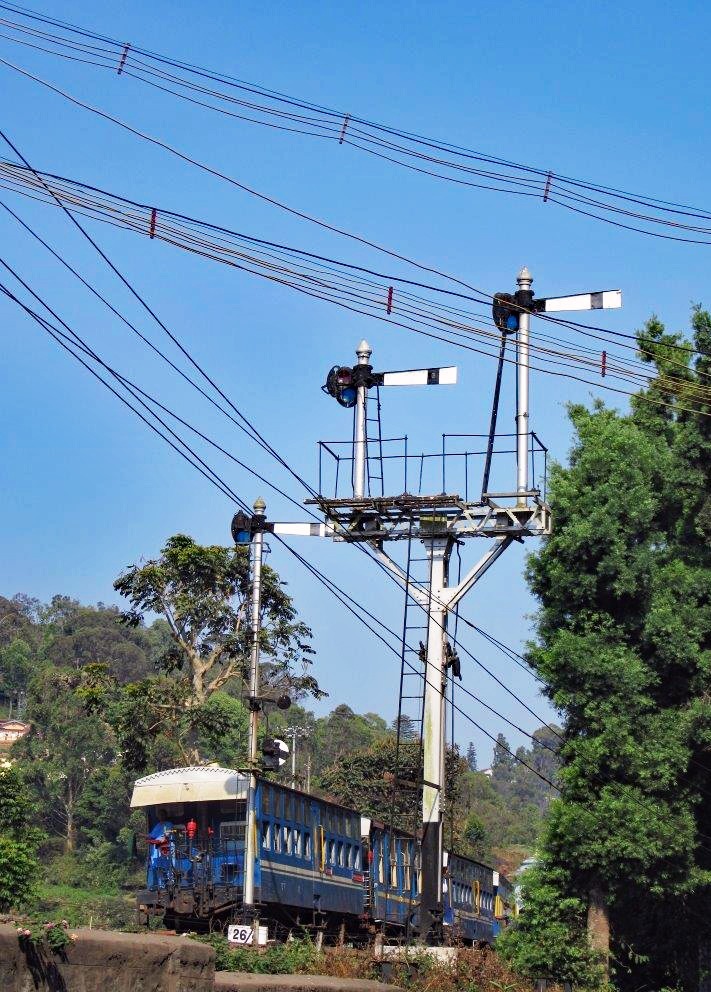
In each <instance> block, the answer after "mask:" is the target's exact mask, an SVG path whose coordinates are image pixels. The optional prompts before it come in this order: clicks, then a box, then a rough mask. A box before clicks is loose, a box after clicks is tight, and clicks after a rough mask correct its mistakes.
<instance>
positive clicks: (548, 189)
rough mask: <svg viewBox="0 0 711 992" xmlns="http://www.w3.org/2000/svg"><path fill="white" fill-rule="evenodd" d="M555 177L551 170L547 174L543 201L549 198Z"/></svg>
mask: <svg viewBox="0 0 711 992" xmlns="http://www.w3.org/2000/svg"><path fill="white" fill-rule="evenodd" d="M552 178H553V173H552V172H549V173H548V175H547V176H546V188H545V189H544V190H543V202H544V203H546V202H547V200H548V194H549V193H550V191H551V180H552Z"/></svg>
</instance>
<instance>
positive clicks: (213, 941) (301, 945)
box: [194, 933, 319, 975]
mask: <svg viewBox="0 0 711 992" xmlns="http://www.w3.org/2000/svg"><path fill="white" fill-rule="evenodd" d="M194 939H195V940H199V941H200V942H201V943H203V944H209V945H210V947H213V948H214V949H215V968H216V969H217V971H245V972H251V973H253V974H261V975H303V974H309V973H310V972H311V971H312V969H313V968H314V966H315V965H316V962H317V960H318V957H319V955H318V951H317V950H316V948H315V946H314V944H313V942H312V941H311V940H310V939H309V938H308V937H298V938H296V939H295V940H291V941H289V942H288V943H286V944H275V945H274V946H273V947H268V948H267V949H266V951H264V952H263V953H255V951H253V950H252V949H251V948H248V947H234V948H233V947H230V945H229V944H228V943H227V940H226V939H225V938H224V937H223V936H221V935H220V934H215V933H212V934H209V936H206V937H203V936H195V938H194Z"/></svg>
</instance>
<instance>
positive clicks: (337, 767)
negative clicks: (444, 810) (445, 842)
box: [319, 735, 467, 834]
mask: <svg viewBox="0 0 711 992" xmlns="http://www.w3.org/2000/svg"><path fill="white" fill-rule="evenodd" d="M466 767H467V766H466V762H465V761H464V759H463V758H461V757H460V756H459V754H458V752H457V751H456V749H455V750H452V749H451V748H450V749H448V750H447V756H446V762H445V778H446V790H447V796H448V800H449V801H448V809H449V810H450V819H449V821H448V827H449V833H450V834H451V832H452V830H453V827H454V824H453V823H452V821H451V815H452V811H454V810H456V809H457V806H458V802H459V798H460V783H461V778H462V775H463V773H464V771H465V770H466ZM396 771H397V777H396V774H395V773H396ZM422 775H423V771H422V754H421V747H420V742H419V740H416V741H410V742H407V743H403V742H401V743H400V750H399V754H398V750H397V742H396V739H395V737H393V736H392V735H388V736H386V737H382V738H380V739H378V740H376V741H375V743H374V744H371V745H370V746H368V747H365V748H358V749H355V748H353V749H352V750H351V751H350V752H348V753H346V754H344V755H343V756H342V757H340V758H338V759H337V760H336V761H335V762H334V763H333V764H332V765H331V766H330V768H327V769H326V770H325V771H324V773H323V775H322V776H321V779H320V783H319V784H320V786H321V788H322V790H323V791H324V793H325V794H326V795H327V796H329V797H332V798H333V799H335V800H336V802H341V803H344V804H347V805H349V806H352V807H354V808H355V809H358V810H361V811H362V812H363V813H364V814H365V815H366V816H372V817H374V818H376V819H379V820H384V821H385V822H386V823H389V822H390V821H391V820H392V822H393V824H394V825H395V826H399V827H401V828H402V829H404V830H414V829H416V828H417V827H419V823H420V804H421V799H420V783H421V782H422Z"/></svg>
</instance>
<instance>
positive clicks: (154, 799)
mask: <svg viewBox="0 0 711 992" xmlns="http://www.w3.org/2000/svg"><path fill="white" fill-rule="evenodd" d="M248 789H249V777H248V776H247V775H245V774H244V773H243V772H238V771H236V770H235V769H234V768H220V766H219V765H189V766H188V767H186V768H169V769H167V770H166V771H164V772H155V773H154V774H153V775H146V776H145V778H139V779H137V781H136V782H135V783H134V786H133V795H132V796H131V808H132V809H136V808H137V807H140V806H160V805H163V804H168V803H186V802H192V803H194V802H205V801H208V802H209V801H211V800H215V799H217V800H219V799H246V798H247V792H248Z"/></svg>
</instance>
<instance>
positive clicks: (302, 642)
mask: <svg viewBox="0 0 711 992" xmlns="http://www.w3.org/2000/svg"><path fill="white" fill-rule="evenodd" d="M114 588H115V589H116V590H117V591H118V592H120V593H121V595H122V596H125V597H126V598H127V599H128V600H129V602H130V604H131V608H130V610H128V611H127V612H126V613H125V614H124V618H125V620H126V622H127V623H129V624H131V625H133V626H139V625H140V624H141V623H143V621H144V619H145V617H146V616H148V615H151V614H158V615H159V616H161V617H162V618H163V619H164V620H165V621H166V623H167V624H168V628H169V631H170V637H171V648H170V650H169V651H168V652H167V653H166V656H165V657H164V659H163V662H164V665H165V666H166V668H167V670H171V671H177V672H180V673H183V674H184V677H185V679H186V681H187V682H188V683H189V686H190V692H189V694H187V695H186V699H187V700H188V701H189V702H190V703H195V704H198V705H199V704H202V703H204V702H205V701H206V700H207V698H208V697H209V696H210V695H211V694H212V693H213V692H216V691H218V690H219V689H222V688H224V687H225V686H227V685H228V683H230V681H231V680H234V679H238V680H244V678H245V676H246V673H247V666H248V661H249V652H250V644H251V629H250V618H249V597H250V590H251V586H250V576H249V549H248V548H244V547H235V548H223V547H218V546H217V545H211V546H209V547H204V546H202V545H199V544H197V543H196V542H195V541H194V540H193V539H192V538H191V537H187V536H185V535H184V534H176V535H175V536H174V537H171V538H169V539H168V540H167V541H166V543H165V545H164V547H163V549H162V551H161V554H160V557H159V558H157V559H155V560H152V561H148V562H146V563H145V564H143V565H131V566H129V567H128V568H127V569H126V570H125V571H124V572H123V574H122V575H120V576H119V578H118V579H117V580H116V582H115V583H114ZM261 637H262V640H261V650H262V654H263V657H264V659H265V661H266V664H265V666H264V674H265V677H266V680H267V682H269V683H270V684H271V685H272V687H273V688H274V689H276V688H278V687H282V688H287V687H288V688H291V690H292V691H296V692H310V693H312V694H314V695H319V694H320V690H319V688H318V685H317V683H316V681H315V679H314V678H313V676H311V675H309V674H308V668H309V665H310V663H311V659H310V656H311V655H312V654H313V651H312V648H311V647H310V644H309V641H310V638H311V631H310V630H309V628H308V627H307V626H306V625H305V624H304V623H302V622H301V621H299V620H298V618H297V613H296V608H295V607H294V604H293V602H292V600H291V598H290V597H289V596H288V594H287V593H286V591H285V589H284V584H283V583H282V582H281V581H280V579H279V577H278V575H277V574H276V572H274V571H273V569H271V568H269V567H268V566H265V567H264V568H263V570H262V629H261Z"/></svg>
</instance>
